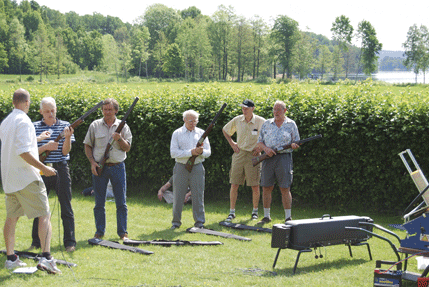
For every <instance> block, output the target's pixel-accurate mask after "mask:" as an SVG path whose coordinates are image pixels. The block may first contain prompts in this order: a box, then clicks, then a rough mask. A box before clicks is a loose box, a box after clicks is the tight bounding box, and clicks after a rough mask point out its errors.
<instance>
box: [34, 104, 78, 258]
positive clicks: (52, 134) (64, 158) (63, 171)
mask: <svg viewBox="0 0 429 287" xmlns="http://www.w3.org/2000/svg"><path fill="white" fill-rule="evenodd" d="M40 114H41V115H42V116H43V119H42V120H41V121H38V122H34V123H33V124H34V127H35V129H36V135H37V136H39V135H41V134H43V133H45V134H46V133H47V135H49V137H48V138H45V139H43V140H41V141H39V142H38V143H37V146H38V148H39V155H40V154H42V153H44V152H45V151H49V155H48V157H47V158H46V160H45V162H44V163H45V164H46V165H50V166H52V167H54V168H55V169H56V170H57V175H56V176H52V177H45V176H42V178H43V181H44V183H45V185H46V189H47V191H48V194H49V191H50V190H51V189H54V190H55V192H56V193H57V195H58V201H59V203H60V205H61V219H62V221H63V229H64V237H63V240H64V246H65V248H66V251H67V252H73V251H74V250H75V249H76V239H75V226H74V214H73V209H72V206H71V200H72V191H71V178H70V170H69V166H68V161H69V160H70V155H69V152H70V150H71V147H72V142H74V141H75V138H74V135H73V132H74V130H73V128H72V127H70V123H69V122H67V121H62V120H59V119H57V117H56V114H57V106H56V103H55V99H54V98H52V97H46V98H43V99H42V101H41V102H40ZM63 131H64V137H63V138H62V139H61V140H60V141H59V142H55V141H54V139H56V138H57V137H58V135H60V134H61V133H62V132H63ZM32 236H33V242H32V243H31V247H30V249H34V248H39V247H40V239H39V236H38V231H37V219H35V220H34V222H33V233H32Z"/></svg>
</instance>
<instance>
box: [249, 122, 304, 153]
mask: <svg viewBox="0 0 429 287" xmlns="http://www.w3.org/2000/svg"><path fill="white" fill-rule="evenodd" d="M297 141H299V132H298V127H297V126H296V123H295V121H293V120H291V119H290V118H288V117H285V120H284V121H283V123H282V125H281V126H280V127H277V125H276V123H275V122H274V118H272V119H269V120H267V121H266V122H265V123H264V124H263V125H262V128H261V133H260V134H259V138H258V142H262V143H264V144H265V145H266V146H267V147H269V148H272V149H274V148H279V147H281V146H284V145H288V144H291V143H292V142H297ZM286 152H292V149H291V148H290V149H287V150H284V151H281V152H279V153H286Z"/></svg>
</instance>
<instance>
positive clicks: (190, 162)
mask: <svg viewBox="0 0 429 287" xmlns="http://www.w3.org/2000/svg"><path fill="white" fill-rule="evenodd" d="M225 107H226V103H224V104H223V105H222V107H221V108H220V110H219V111H218V112H217V114H216V115H215V117H214V118H213V120H212V122H211V123H210V125H209V127H208V128H207V129H206V130H205V131H204V133H203V135H202V136H201V138H200V139H199V140H198V142H197V147H200V146H201V145H202V144H203V142H204V140H205V139H206V137H207V136H208V135H209V133H210V132H211V131H212V129H213V127H214V125H215V123H216V121H217V119H218V118H219V116H220V114H221V113H222V112H223V110H224V109H225ZM196 158H197V156H196V155H193V156H191V157H190V158H189V159H188V161H187V162H186V165H185V168H186V170H187V171H189V172H191V171H192V168H193V167H194V163H195V159H196Z"/></svg>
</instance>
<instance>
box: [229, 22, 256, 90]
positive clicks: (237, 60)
mask: <svg viewBox="0 0 429 287" xmlns="http://www.w3.org/2000/svg"><path fill="white" fill-rule="evenodd" d="M233 39H234V41H232V42H233V46H234V50H235V53H233V54H234V58H233V59H234V60H233V63H234V64H235V67H236V71H237V82H240V81H243V80H244V74H245V71H246V68H247V67H248V66H249V65H250V64H251V59H252V48H253V43H252V40H253V37H252V30H251V27H250V25H249V23H247V20H246V19H245V18H244V17H238V19H237V21H236V22H235V25H234V31H233Z"/></svg>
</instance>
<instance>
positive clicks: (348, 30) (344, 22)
mask: <svg viewBox="0 0 429 287" xmlns="http://www.w3.org/2000/svg"><path fill="white" fill-rule="evenodd" d="M353 30H354V29H353V26H352V25H351V24H350V19H349V18H348V17H346V16H344V15H341V16H340V17H337V18H335V22H334V23H332V28H331V32H332V38H333V39H334V40H335V41H337V42H338V45H339V47H340V50H341V51H342V52H343V53H344V54H345V57H344V59H345V63H346V65H345V72H346V78H347V77H348V72H349V66H350V54H349V53H350V49H349V46H351V42H352V37H353ZM337 59H339V58H337ZM334 60H335V59H334Z"/></svg>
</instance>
